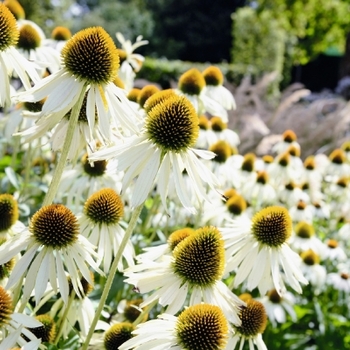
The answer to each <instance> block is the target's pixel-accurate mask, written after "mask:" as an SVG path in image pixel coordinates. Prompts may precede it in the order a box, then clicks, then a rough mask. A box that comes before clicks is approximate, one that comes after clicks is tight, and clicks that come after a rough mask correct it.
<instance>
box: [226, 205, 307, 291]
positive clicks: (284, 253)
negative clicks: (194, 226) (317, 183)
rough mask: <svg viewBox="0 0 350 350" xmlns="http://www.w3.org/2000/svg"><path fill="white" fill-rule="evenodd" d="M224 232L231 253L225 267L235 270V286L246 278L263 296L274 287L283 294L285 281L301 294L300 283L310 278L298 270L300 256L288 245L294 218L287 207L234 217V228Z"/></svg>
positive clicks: (250, 285)
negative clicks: (251, 215) (246, 216)
mask: <svg viewBox="0 0 350 350" xmlns="http://www.w3.org/2000/svg"><path fill="white" fill-rule="evenodd" d="M249 226H250V228H249ZM221 231H222V232H223V236H224V240H225V247H226V249H227V255H228V256H232V257H231V258H228V262H227V269H226V270H227V271H233V270H236V277H235V286H238V285H239V284H240V283H242V282H243V281H245V282H246V286H247V288H248V289H249V290H252V289H253V288H255V287H258V288H259V291H260V293H261V294H262V295H264V294H265V293H266V292H267V291H268V290H269V289H271V288H272V287H274V288H275V289H276V290H277V291H278V293H280V294H282V293H283V292H284V290H285V285H284V281H286V282H287V283H288V284H290V285H291V287H292V288H293V289H294V290H296V291H297V292H299V293H301V287H300V285H299V282H301V283H305V284H307V281H306V280H305V278H304V277H303V275H302V273H301V271H300V269H299V266H300V263H301V261H300V257H299V256H298V254H296V253H295V252H293V251H292V250H291V249H290V247H289V245H288V240H289V238H290V236H291V233H292V220H291V217H290V215H289V213H288V210H287V209H285V208H284V207H279V206H272V207H267V208H264V209H262V210H260V211H259V212H257V213H256V214H255V215H254V216H253V218H252V219H251V220H250V219H247V218H244V217H243V218H241V219H236V220H233V221H232V222H231V227H227V228H222V229H221ZM281 268H282V270H283V273H282V272H281V271H280V270H281Z"/></svg>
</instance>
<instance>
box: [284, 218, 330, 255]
mask: <svg viewBox="0 0 350 350" xmlns="http://www.w3.org/2000/svg"><path fill="white" fill-rule="evenodd" d="M290 245H291V247H292V248H293V249H294V250H295V251H297V252H298V253H300V252H302V251H305V250H308V249H313V250H314V251H315V252H316V253H317V254H320V255H321V256H324V254H325V249H326V247H325V245H324V243H323V242H322V241H321V240H320V239H319V238H318V237H316V234H315V228H314V226H313V224H312V223H310V222H307V221H299V222H298V223H297V224H296V225H295V226H294V228H293V234H292V236H291V239H290Z"/></svg>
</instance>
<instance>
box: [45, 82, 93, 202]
mask: <svg viewBox="0 0 350 350" xmlns="http://www.w3.org/2000/svg"><path fill="white" fill-rule="evenodd" d="M85 92H86V91H85V86H84V88H83V89H82V90H81V93H80V96H79V98H78V100H77V103H76V104H75V105H74V107H73V108H72V113H71V115H70V117H69V122H68V128H67V134H66V137H65V139H64V144H63V148H62V152H61V156H60V159H59V161H58V163H57V166H56V169H55V172H54V174H53V177H52V181H51V183H50V186H49V189H48V191H47V192H46V195H45V198H44V201H43V206H45V205H50V204H52V202H53V200H54V198H55V195H56V193H57V190H58V185H59V183H60V181H61V177H62V173H63V170H64V167H65V165H66V161H67V159H68V153H69V149H70V146H71V144H72V140H73V135H74V130H75V128H76V127H77V124H78V118H79V113H80V109H81V106H82V104H83V101H84V97H85Z"/></svg>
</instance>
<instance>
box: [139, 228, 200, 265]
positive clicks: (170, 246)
mask: <svg viewBox="0 0 350 350" xmlns="http://www.w3.org/2000/svg"><path fill="white" fill-rule="evenodd" d="M193 233H195V230H194V229H193V228H191V227H184V228H180V229H178V230H175V231H173V232H172V233H171V234H170V235H169V237H168V240H167V243H164V244H160V245H158V246H155V247H146V248H144V249H143V253H141V254H138V255H137V257H136V260H137V261H138V262H139V263H142V261H150V260H151V261H155V260H159V259H160V260H161V258H162V256H163V255H165V254H168V255H169V254H171V253H172V251H173V250H174V249H175V247H176V246H177V245H178V244H179V243H180V242H181V241H182V240H183V239H185V238H187V237H188V236H190V235H192V234H193Z"/></svg>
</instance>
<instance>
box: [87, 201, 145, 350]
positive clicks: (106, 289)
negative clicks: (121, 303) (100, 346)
mask: <svg viewBox="0 0 350 350" xmlns="http://www.w3.org/2000/svg"><path fill="white" fill-rule="evenodd" d="M143 205H144V204H141V205H139V206H138V207H136V208H135V210H134V211H133V213H132V216H131V219H130V222H129V225H128V228H127V229H126V231H125V235H124V237H123V240H122V241H121V243H120V246H119V248H118V251H117V254H116V256H115V258H114V260H113V264H112V266H111V268H110V271H109V274H108V277H107V280H106V284H105V286H104V289H103V292H102V295H101V299H100V303H99V304H98V307H97V310H96V312H95V317H94V319H93V320H92V323H91V325H90V329H89V333H88V335H87V337H86V339H85V342H84V344H83V346H82V348H81V350H87V348H88V346H89V343H90V340H91V337H92V335H93V334H94V331H95V328H96V325H97V322H98V320H99V318H100V315H101V313H102V310H103V308H104V306H105V302H106V300H107V297H108V294H109V291H110V289H111V286H112V283H113V279H114V276H115V274H116V272H117V269H118V264H119V261H120V259H121V257H122V254H123V251H124V249H125V247H126V244H127V243H128V240H129V239H130V237H131V234H132V232H133V231H134V228H135V226H136V224H137V220H138V218H139V216H140V214H141V210H142V208H143Z"/></svg>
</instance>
